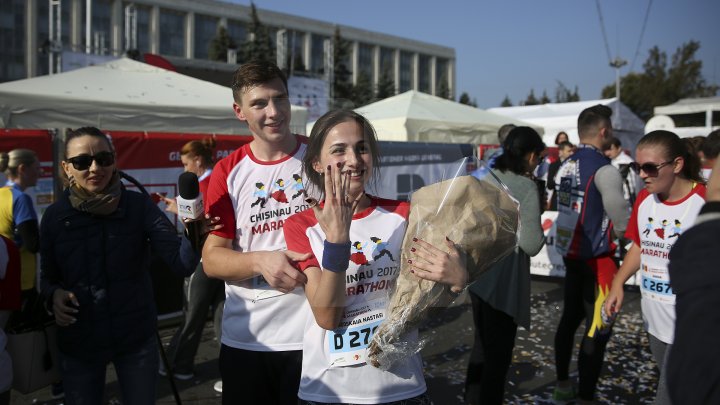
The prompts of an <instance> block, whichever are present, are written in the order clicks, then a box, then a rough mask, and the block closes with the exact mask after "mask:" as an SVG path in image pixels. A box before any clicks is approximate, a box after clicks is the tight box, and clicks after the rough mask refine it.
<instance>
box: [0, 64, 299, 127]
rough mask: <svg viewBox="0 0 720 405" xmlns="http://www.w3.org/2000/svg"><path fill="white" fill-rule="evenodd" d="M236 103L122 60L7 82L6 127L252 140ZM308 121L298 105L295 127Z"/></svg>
mask: <svg viewBox="0 0 720 405" xmlns="http://www.w3.org/2000/svg"><path fill="white" fill-rule="evenodd" d="M232 103H233V99H232V92H231V90H230V89H229V88H228V87H223V86H220V85H217V84H214V83H210V82H206V81H204V80H199V79H195V78H192V77H189V76H185V75H182V74H179V73H175V72H171V71H168V70H165V69H161V68H157V67H154V66H150V65H147V64H144V63H141V62H137V61H134V60H132V59H128V58H122V59H117V60H114V61H111V62H107V63H104V64H100V65H96V66H88V67H86V68H82V69H77V70H73V71H70V72H66V73H59V74H55V75H51V76H40V77H35V78H31V79H24V80H17V81H13V82H8V83H2V84H0V127H3V128H35V129H38V128H68V127H69V128H77V127H81V126H87V125H92V126H96V127H99V128H102V129H105V130H116V131H148V132H184V133H207V134H212V133H214V134H244V135H249V131H248V129H247V125H246V124H245V123H243V122H241V121H239V120H238V119H237V118H236V117H235V113H234V112H233V110H232ZM306 122H307V109H306V108H304V107H298V106H292V120H291V122H290V125H291V129H292V130H293V131H294V132H299V133H304V130H305V124H306Z"/></svg>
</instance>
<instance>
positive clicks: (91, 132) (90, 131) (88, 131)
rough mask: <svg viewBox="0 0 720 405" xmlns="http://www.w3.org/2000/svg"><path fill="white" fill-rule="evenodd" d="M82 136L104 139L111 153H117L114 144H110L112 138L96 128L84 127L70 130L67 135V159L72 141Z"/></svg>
mask: <svg viewBox="0 0 720 405" xmlns="http://www.w3.org/2000/svg"><path fill="white" fill-rule="evenodd" d="M81 136H92V137H94V138H102V139H103V140H104V141H105V142H107V145H108V147H109V148H110V151H111V152H113V153H115V148H113V144H112V142H110V137H108V136H107V135H106V134H105V133H104V132H103V131H101V130H99V129H97V128H95V127H82V128H78V129H76V130H70V131H69V132H68V133H67V134H66V135H65V157H67V147H68V145H69V144H70V141H71V140H73V139H75V138H79V137H81Z"/></svg>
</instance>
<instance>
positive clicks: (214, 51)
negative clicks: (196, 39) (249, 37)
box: [208, 25, 236, 62]
mask: <svg viewBox="0 0 720 405" xmlns="http://www.w3.org/2000/svg"><path fill="white" fill-rule="evenodd" d="M235 47H236V45H235V41H234V40H233V39H232V38H231V37H230V35H228V32H227V29H225V27H223V26H222V25H220V26H218V30H217V33H216V34H215V38H213V39H212V41H210V45H208V57H209V58H210V60H215V61H220V62H227V51H228V49H233V48H235Z"/></svg>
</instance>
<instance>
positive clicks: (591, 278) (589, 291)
mask: <svg viewBox="0 0 720 405" xmlns="http://www.w3.org/2000/svg"><path fill="white" fill-rule="evenodd" d="M563 261H564V262H565V269H566V272H565V291H564V305H563V313H562V317H561V318H560V324H559V325H558V328H557V332H556V333H555V370H556V372H557V379H558V380H567V379H568V378H569V368H570V359H571V356H572V350H573V343H574V339H575V332H576V331H577V329H578V327H579V326H580V323H581V322H582V321H583V319H584V320H585V333H583V338H582V342H581V343H580V353H579V354H578V396H579V397H580V399H583V400H587V401H592V400H593V399H594V396H595V386H596V384H597V381H598V378H599V377H600V371H601V370H602V365H603V357H604V356H605V346H606V345H607V342H608V340H610V335H611V334H610V333H605V334H602V333H595V334H594V336H593V337H592V338H591V337H588V330H589V329H590V327H591V325H592V322H593V316H594V308H595V300H596V298H597V296H596V294H597V285H598V283H597V272H598V271H612V270H611V269H607V268H597V267H598V264H597V262H595V261H590V262H588V261H585V260H573V259H567V258H565V259H563ZM602 263H603V262H601V264H600V266H603V264H602ZM604 267H607V263H605V265H604Z"/></svg>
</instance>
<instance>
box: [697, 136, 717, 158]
mask: <svg viewBox="0 0 720 405" xmlns="http://www.w3.org/2000/svg"><path fill="white" fill-rule="evenodd" d="M700 150H702V153H703V155H705V159H717V157H718V154H720V129H716V130H714V131H712V132H710V134H708V136H707V138H705V143H703V145H702V148H701V149H700Z"/></svg>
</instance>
